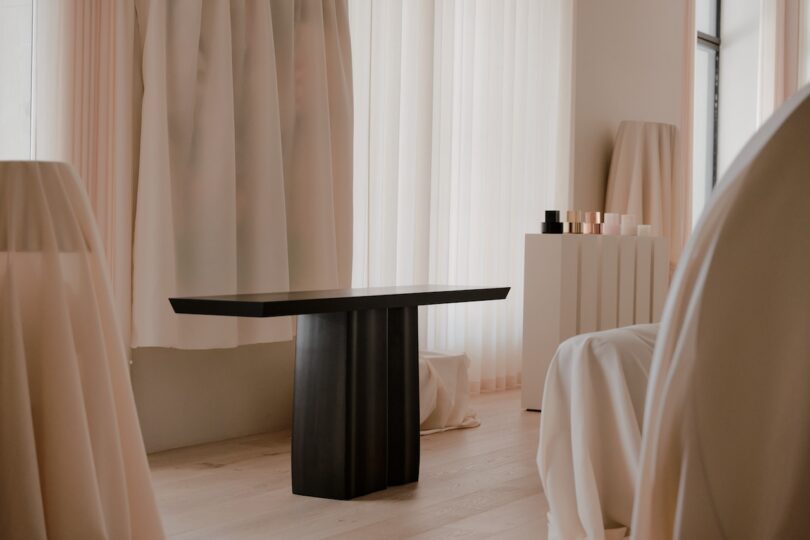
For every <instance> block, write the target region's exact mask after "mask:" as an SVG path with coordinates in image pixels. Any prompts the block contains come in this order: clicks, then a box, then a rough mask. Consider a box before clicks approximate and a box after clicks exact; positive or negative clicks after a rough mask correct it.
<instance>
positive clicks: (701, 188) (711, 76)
mask: <svg viewBox="0 0 810 540" xmlns="http://www.w3.org/2000/svg"><path fill="white" fill-rule="evenodd" d="M695 10H696V14H695V15H696V21H695V26H696V28H697V44H696V49H695V94H694V118H693V143H692V144H693V148H692V155H693V168H692V225H693V226H694V224H695V223H696V222H697V220H698V218H699V217H700V214H701V212H702V211H703V207H704V206H705V204H706V200H707V199H708V196H709V194H710V193H711V191H712V188H714V185H715V184H716V183H717V111H718V96H719V88H720V87H719V81H720V0H697V3H696V5H695Z"/></svg>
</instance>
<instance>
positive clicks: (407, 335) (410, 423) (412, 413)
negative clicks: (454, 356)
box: [388, 306, 419, 486]
mask: <svg viewBox="0 0 810 540" xmlns="http://www.w3.org/2000/svg"><path fill="white" fill-rule="evenodd" d="M417 480H419V311H418V307H416V306H412V307H406V308H390V309H389V310H388V485H389V486H395V485H399V484H407V483H409V482H416V481H417Z"/></svg>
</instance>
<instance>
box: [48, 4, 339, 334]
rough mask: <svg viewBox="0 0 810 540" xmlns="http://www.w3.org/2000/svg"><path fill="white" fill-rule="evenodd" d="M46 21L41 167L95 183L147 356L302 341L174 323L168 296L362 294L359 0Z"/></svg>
mask: <svg viewBox="0 0 810 540" xmlns="http://www.w3.org/2000/svg"><path fill="white" fill-rule="evenodd" d="M36 17H37V29H38V30H37V46H36V56H37V57H36V76H35V78H36V84H35V88H36V95H35V99H34V102H35V117H36V118H35V157H36V158H39V159H59V160H64V161H68V162H70V163H72V164H74V166H75V167H76V168H77V170H78V171H79V173H80V175H81V177H82V178H83V179H84V181H83V185H84V187H85V189H86V190H87V192H88V194H89V196H90V201H91V205H92V208H93V212H94V214H95V216H96V219H97V220H98V222H99V227H100V230H101V237H102V242H103V245H104V249H105V251H106V253H107V258H108V262H109V267H110V272H111V277H112V281H113V287H114V291H115V300H116V307H117V309H118V312H119V315H120V320H121V323H122V325H123V327H124V333H125V336H126V337H127V338H128V337H129V334H130V329H131V332H132V340H131V341H132V344H133V345H134V346H167V347H187V348H209V347H231V346H236V345H241V344H247V343H255V342H266V341H278V340H286V339H289V338H290V337H291V328H290V322H289V321H288V320H277V321H263V322H261V323H259V322H257V321H237V320H234V319H230V320H227V319H216V318H209V319H207V320H206V319H204V318H193V317H189V316H185V317H178V316H175V315H174V314H173V313H172V312H171V309H170V306H169V304H168V300H167V299H168V297H169V296H173V295H185V294H189V295H191V294H216V293H218V292H266V291H276V290H289V289H317V288H335V287H338V286H348V285H349V284H350V279H351V277H350V276H351V249H352V236H351V235H352V232H351V231H352V176H351V175H352V151H351V146H352V137H351V133H352V120H353V119H352V109H351V107H352V84H351V83H352V79H351V52H350V43H349V30H348V15H347V7H346V3H345V1H344V0H327V1H320V0H261V1H248V0H230V1H228V2H224V1H223V2H208V1H203V0H193V1H190V2H162V1H160V2H158V1H151V0H120V1H116V2H107V1H102V0H87V1H78V0H70V1H66V2H38V3H37V14H36ZM133 244H134V247H133ZM130 316H131V324H130ZM128 341H129V339H128Z"/></svg>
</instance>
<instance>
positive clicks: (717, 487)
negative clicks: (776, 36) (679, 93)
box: [632, 86, 810, 540]
mask: <svg viewBox="0 0 810 540" xmlns="http://www.w3.org/2000/svg"><path fill="white" fill-rule="evenodd" d="M808 126H810V86H806V87H804V88H803V89H802V90H801V91H800V92H798V93H797V94H795V95H794V96H793V97H792V98H790V99H789V100H788V101H787V102H786V103H785V105H783V106H782V108H780V109H779V110H778V111H777V112H776V113H775V114H774V115H773V116H772V117H771V119H770V120H768V122H767V123H766V124H765V125H764V126H763V127H762V128H761V129H760V130H759V132H758V133H757V134H756V135H755V136H754V138H753V139H752V140H751V141H749V143H748V144H747V145H746V147H745V148H744V149H743V150H742V152H741V153H740V155H739V156H738V157H737V159H736V160H735V161H734V163H733V164H732V166H731V167H730V169H729V172H728V173H727V175H726V179H725V180H724V181H723V182H722V183H721V184H720V186H719V187H718V190H717V193H716V194H715V196H714V197H713V199H712V201H711V202H710V205H709V207H708V209H707V210H706V211H705V212H704V214H703V216H702V218H701V220H700V222H699V224H698V227H697V229H696V232H695V234H694V235H693V236H692V238H691V239H690V242H689V245H688V246H687V249H686V251H685V252H684V256H683V260H682V263H681V265H680V266H679V268H678V271H677V272H676V274H675V277H674V281H673V285H672V292H671V294H670V297H669V299H668V303H667V306H666V308H665V312H664V318H663V320H662V322H661V329H660V332H659V335H658V340H657V343H656V347H655V353H654V357H653V364H652V369H651V373H650V382H649V386H648V390H647V398H646V405H645V412H644V427H643V434H644V436H643V439H642V446H641V461H640V469H639V482H638V485H637V489H636V500H635V508H634V513H633V526H632V533H633V536H634V537H635V538H656V539H662V540H665V539H667V538H740V539H746V538H752V539H754V538H801V537H804V536H806V534H807V531H808V530H810V514H808V512H807V501H808V500H810V392H808V381H810V361H808V359H810V332H808V331H807V329H808V328H810V280H808V276H810V249H807V246H808V238H810V182H808V176H810V152H808V151H807V149H808V148H810V128H808ZM766 224H770V225H766Z"/></svg>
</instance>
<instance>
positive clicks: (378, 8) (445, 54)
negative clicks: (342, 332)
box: [349, 0, 571, 391]
mask: <svg viewBox="0 0 810 540" xmlns="http://www.w3.org/2000/svg"><path fill="white" fill-rule="evenodd" d="M563 4H567V3H565V2H536V1H533V0H511V1H503V2H493V1H488V0H480V1H479V0H475V1H474V0H464V1H461V0H459V1H453V0H437V1H433V0H387V1H380V0H349V18H350V28H351V37H352V49H353V55H352V56H353V68H354V92H355V117H354V125H355V132H354V182H355V185H354V247H353V253H354V257H353V261H354V265H353V283H354V285H355V286H375V285H393V284H397V285H405V284H418V283H448V284H454V285H467V284H470V285H472V284H476V285H504V284H506V285H510V286H511V287H512V290H511V292H510V294H509V299H508V300H507V301H505V302H489V303H480V304H466V305H465V304H460V305H449V306H437V307H431V308H427V309H425V310H423V312H422V314H421V316H420V325H421V326H420V346H421V347H423V348H429V349H440V350H458V351H465V352H466V353H467V354H468V355H469V357H470V360H471V367H470V381H471V386H472V390H473V391H477V390H493V389H502V388H509V387H513V386H517V385H519V383H520V358H521V334H522V297H523V245H524V234H525V233H527V232H538V231H539V228H540V222H541V221H542V218H541V215H542V210H543V209H545V208H553V207H555V206H556V205H558V204H559V203H560V201H564V200H565V197H566V195H567V188H566V187H565V186H567V181H568V169H569V152H568V147H569V126H570V110H571V108H570V46H571V13H570V6H564V5H563Z"/></svg>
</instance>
